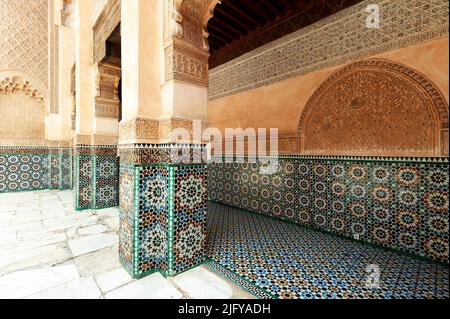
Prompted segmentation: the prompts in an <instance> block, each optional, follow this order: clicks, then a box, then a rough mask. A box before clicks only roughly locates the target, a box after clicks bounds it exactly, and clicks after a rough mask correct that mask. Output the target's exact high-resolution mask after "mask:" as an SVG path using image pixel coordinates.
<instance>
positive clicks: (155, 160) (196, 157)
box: [119, 144, 207, 165]
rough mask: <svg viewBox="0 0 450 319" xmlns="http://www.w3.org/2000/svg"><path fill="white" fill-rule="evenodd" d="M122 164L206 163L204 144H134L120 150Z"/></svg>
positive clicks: (121, 147)
mask: <svg viewBox="0 0 450 319" xmlns="http://www.w3.org/2000/svg"><path fill="white" fill-rule="evenodd" d="M119 156H120V162H121V163H125V164H129V165H154V164H201V163H206V159H207V157H206V156H207V154H206V145H204V144H132V145H121V146H120V148H119Z"/></svg>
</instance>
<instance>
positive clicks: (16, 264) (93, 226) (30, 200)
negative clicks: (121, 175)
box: [0, 191, 254, 299]
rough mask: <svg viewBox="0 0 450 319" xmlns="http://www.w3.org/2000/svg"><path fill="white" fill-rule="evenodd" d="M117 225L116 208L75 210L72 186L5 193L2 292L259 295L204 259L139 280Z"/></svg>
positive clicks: (1, 202) (0, 221) (39, 295)
mask: <svg viewBox="0 0 450 319" xmlns="http://www.w3.org/2000/svg"><path fill="white" fill-rule="evenodd" d="M118 228H119V211H118V209H116V208H111V209H104V210H98V211H83V212H76V211H75V210H74V207H73V198H72V192H71V191H34V192H26V193H8V194H0V299H11V298H31V299H45V298H51V299H76V298H79V299H103V298H106V299H148V298H156V299H169V298H174V299H175V298H176V299H182V298H186V299H190V298H193V299H202V298H217V299H219V298H220V299H227V298H232V299H244V298H245V299H246V298H254V297H253V296H252V295H251V294H249V293H248V292H246V291H245V290H243V289H241V288H240V287H238V286H236V285H235V284H233V283H232V282H230V281H228V280H227V279H225V278H223V277H221V276H220V275H218V274H216V273H213V272H211V271H210V270H209V269H207V268H206V267H205V266H200V267H197V268H194V269H192V270H189V271H187V272H185V273H183V274H180V275H178V276H177V277H173V278H168V279H166V278H164V277H163V276H162V275H161V274H159V273H155V274H153V275H150V276H148V277H146V278H143V279H141V280H133V279H132V278H131V277H130V276H129V275H128V273H127V272H126V271H125V270H124V269H123V268H122V266H121V265H120V263H119V258H118Z"/></svg>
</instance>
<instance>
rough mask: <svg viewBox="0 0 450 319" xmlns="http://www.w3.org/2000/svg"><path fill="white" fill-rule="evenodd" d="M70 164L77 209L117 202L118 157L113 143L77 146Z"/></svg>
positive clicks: (109, 204)
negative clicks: (107, 145) (108, 144)
mask: <svg viewBox="0 0 450 319" xmlns="http://www.w3.org/2000/svg"><path fill="white" fill-rule="evenodd" d="M74 166H75V185H74V186H75V192H74V195H75V207H76V209H77V210H85V209H101V208H108V207H115V206H118V205H119V159H118V157H117V149H116V147H106V146H102V147H91V146H82V147H77V151H76V155H75V164H74Z"/></svg>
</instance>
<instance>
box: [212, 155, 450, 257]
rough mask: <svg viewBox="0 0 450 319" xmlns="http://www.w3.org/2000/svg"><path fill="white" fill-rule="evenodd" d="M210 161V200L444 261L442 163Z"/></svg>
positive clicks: (282, 159) (445, 223)
mask: <svg viewBox="0 0 450 319" xmlns="http://www.w3.org/2000/svg"><path fill="white" fill-rule="evenodd" d="M261 165H262V164H261V163H260V162H258V163H250V162H248V161H246V162H244V163H223V164H222V163H212V164H211V165H210V166H209V197H210V199H211V200H213V201H217V202H220V203H224V204H227V205H231V206H235V207H239V208H242V209H246V210H250V211H253V212H258V213H262V214H265V215H268V216H271V217H275V218H279V219H281V220H286V221H290V222H294V223H297V224H300V225H306V226H311V227H314V228H317V229H320V230H324V231H327V232H332V233H335V234H338V235H341V236H345V237H350V238H355V239H359V240H362V241H365V242H370V243H375V244H378V245H382V246H386V247H389V248H393V249H397V250H401V251H404V252H407V253H411V254H414V255H418V256H423V257H427V258H431V259H433V260H437V261H441V262H447V263H448V251H449V246H448V243H449V228H448V224H449V221H448V206H449V198H448V180H449V175H448V174H449V170H448V160H446V161H445V162H433V161H432V160H429V161H426V160H423V161H420V160H414V161H409V162H408V161H389V160H362V159H361V160H358V159H354V160H346V159H339V158H334V159H332V158H315V159H308V158H303V157H289V156H287V157H280V159H279V164H278V165H279V169H278V170H277V172H276V173H275V174H273V175H264V174H261V173H260V169H261Z"/></svg>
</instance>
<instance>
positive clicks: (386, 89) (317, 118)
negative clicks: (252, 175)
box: [299, 59, 448, 156]
mask: <svg viewBox="0 0 450 319" xmlns="http://www.w3.org/2000/svg"><path fill="white" fill-rule="evenodd" d="M412 132H414V134H411V133H412ZM446 134H448V104H447V101H446V100H445V98H444V96H443V95H442V93H441V92H440V91H439V89H438V88H436V86H435V85H434V84H433V83H432V82H431V81H430V80H428V79H427V78H426V77H425V76H423V75H421V74H420V73H418V72H416V71H414V70H412V69H410V68H408V67H406V66H403V65H401V64H398V63H393V62H390V61H386V60H380V59H369V60H364V61H359V62H355V63H352V64H350V65H348V66H346V67H344V68H342V69H340V70H338V71H337V72H335V73H334V74H333V75H332V76H331V77H329V78H328V79H327V80H326V81H324V83H323V84H322V85H321V86H320V87H319V88H318V89H317V90H316V92H314V94H313V95H312V96H311V98H310V99H309V101H308V102H307V104H306V106H305V109H304V111H303V113H302V117H301V120H300V124H299V135H300V138H301V149H300V151H301V153H302V154H327V155H339V154H360V155H377V154H383V155H401V154H411V155H415V156H448V153H445V151H446V150H445V149H446V146H445V145H444V144H441V139H444V140H445V135H446ZM447 139H448V135H447Z"/></svg>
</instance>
